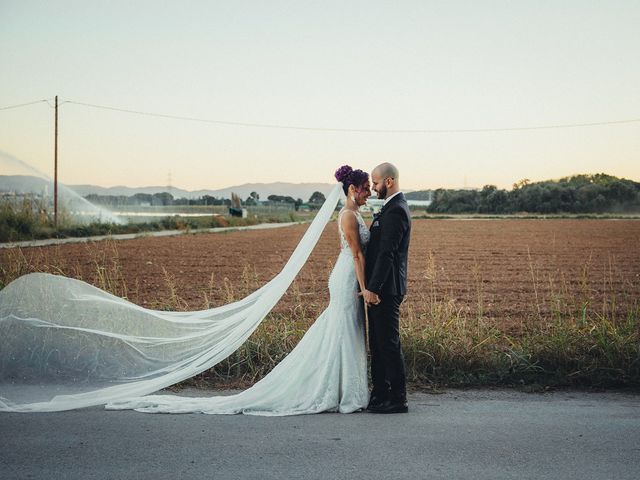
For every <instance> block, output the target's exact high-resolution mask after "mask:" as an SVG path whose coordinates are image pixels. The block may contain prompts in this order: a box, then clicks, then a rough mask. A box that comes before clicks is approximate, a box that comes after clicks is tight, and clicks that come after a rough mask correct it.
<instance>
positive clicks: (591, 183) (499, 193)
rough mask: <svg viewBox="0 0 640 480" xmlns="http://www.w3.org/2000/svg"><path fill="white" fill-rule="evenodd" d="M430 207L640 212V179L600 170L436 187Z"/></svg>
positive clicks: (498, 211) (440, 210)
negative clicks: (504, 183) (507, 183)
mask: <svg viewBox="0 0 640 480" xmlns="http://www.w3.org/2000/svg"><path fill="white" fill-rule="evenodd" d="M412 193H416V192H412ZM427 211H428V212H431V213H495V214H505V213H517V212H530V213H545V214H546V213H602V212H638V211H640V183H638V182H634V181H631V180H626V179H622V178H617V177H614V176H611V175H606V174H603V173H601V174H595V175H574V176H571V177H565V178H561V179H560V180H546V181H542V182H533V183H532V182H530V181H529V180H527V179H524V180H521V181H519V182H517V183H515V184H514V185H513V188H512V189H511V190H509V191H508V190H504V189H499V188H497V187H496V186H495V185H485V186H484V187H483V188H482V189H481V190H451V189H437V190H435V192H433V196H432V203H431V204H430V205H429V207H428V208H427Z"/></svg>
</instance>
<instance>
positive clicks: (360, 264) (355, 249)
mask: <svg viewBox="0 0 640 480" xmlns="http://www.w3.org/2000/svg"><path fill="white" fill-rule="evenodd" d="M347 211H349V210H347ZM351 213H352V214H351V215H344V214H343V215H342V218H341V219H340V224H341V227H342V231H343V232H344V236H345V238H346V240H347V243H348V244H349V248H350V249H351V253H352V254H353V261H354V262H355V267H356V278H357V279H358V284H359V285H360V291H361V292H364V291H365V290H366V288H365V283H364V253H363V252H362V246H361V245H360V232H359V231H358V220H357V219H356V215H355V213H353V212H351Z"/></svg>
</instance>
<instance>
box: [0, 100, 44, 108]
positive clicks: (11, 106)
mask: <svg viewBox="0 0 640 480" xmlns="http://www.w3.org/2000/svg"><path fill="white" fill-rule="evenodd" d="M43 102H45V103H49V99H47V98H44V99H42V100H35V101H33V102H27V103H20V104H18V105H9V106H8V107H0V110H9V109H11V108H19V107H26V106H27V105H35V104H36V103H43ZM49 106H51V104H49Z"/></svg>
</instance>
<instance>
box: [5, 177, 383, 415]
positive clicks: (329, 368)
mask: <svg viewBox="0 0 640 480" xmlns="http://www.w3.org/2000/svg"><path fill="white" fill-rule="evenodd" d="M335 176H336V179H337V180H338V181H339V182H340V183H339V184H338V185H337V186H336V189H334V191H333V192H332V193H331V194H330V195H329V196H328V197H327V200H326V202H325V204H324V205H323V207H322V208H321V210H320V211H319V213H318V214H317V215H316V218H315V219H314V221H313V222H312V224H311V225H310V227H309V228H308V230H307V232H306V233H305V236H304V237H303V239H302V240H301V241H300V243H299V245H298V246H297V247H296V250H295V251H294V252H293V254H292V256H291V258H290V259H289V261H288V262H287V264H286V265H285V267H284V268H283V270H282V271H281V272H280V273H279V274H278V275H277V276H276V277H275V278H274V279H273V280H271V281H270V282H269V283H268V284H266V285H264V286H263V287H262V288H260V289H259V290H257V291H256V292H254V293H253V294H251V295H249V296H248V297H246V298H245V299H242V300H240V301H238V302H235V303H232V304H229V305H225V306H222V307H218V308H215V309H211V310H204V311H200V312H161V311H154V310H147V309H144V308H142V307H139V306H137V305H135V304H132V303H130V302H127V301H126V300H124V299H121V298H118V297H115V296H113V295H110V294H108V293H107V292H104V291H102V290H100V289H97V288H95V287H92V286H91V285H89V284H86V283H84V282H81V281H79V280H75V279H71V278H65V277H60V276H54V275H48V274H42V273H34V274H29V275H25V276H22V277H20V278H18V279H17V280H15V281H14V282H12V283H11V284H9V285H7V286H6V287H5V288H4V289H3V290H0V411H13V412H32V411H60V410H69V409H73V408H81V407H86V406H90V405H100V404H106V408H107V409H111V410H122V409H135V410H138V411H142V412H149V413H156V412H165V413H189V412H202V413H211V414H235V413H244V414H251V415H268V416H276V415H296V414H307V413H318V412H324V411H332V412H341V413H351V412H355V411H358V410H361V409H364V408H366V406H367V403H368V399H369V391H368V382H367V364H366V350H365V338H364V318H363V317H364V308H363V303H362V300H360V299H359V296H358V287H359V289H360V291H364V290H365V283H364V271H365V269H364V253H363V250H364V249H365V248H366V245H367V242H368V240H369V230H368V229H367V227H366V224H365V223H364V220H363V219H362V217H361V215H360V213H359V207H360V206H361V205H363V204H364V203H365V202H366V200H367V198H368V197H369V196H370V195H371V192H370V186H369V177H368V174H367V173H365V172H363V171H362V170H353V169H352V168H351V167H349V166H347V165H345V166H343V167H341V168H339V169H338V170H337V171H336V173H335ZM338 190H342V192H343V193H344V194H345V195H346V196H347V199H346V203H345V207H344V208H343V209H342V210H341V211H340V213H339V216H338V231H339V236H340V246H341V250H340V254H339V256H338V259H337V261H336V263H335V266H334V268H333V271H332V272H331V275H330V277H329V292H330V302H329V305H328V307H327V308H326V310H325V311H324V312H323V313H322V314H321V315H320V316H319V317H318V318H317V319H316V321H315V322H314V324H313V325H312V326H311V327H310V328H309V330H308V331H307V333H306V334H305V335H304V337H303V338H302V339H301V341H300V342H299V343H298V345H297V346H296V347H295V348H294V349H293V351H292V352H291V353H290V354H289V355H287V357H285V359H284V360H282V362H280V363H279V364H278V365H277V366H276V367H275V368H274V369H273V370H272V371H271V372H270V373H269V374H268V375H267V376H265V377H264V378H263V379H262V380H260V381H259V382H257V383H256V384H255V385H253V386H252V387H251V388H249V389H247V390H245V391H242V392H240V393H238V394H235V395H230V396H216V397H206V398H192V397H180V396H174V395H147V394H149V393H152V392H155V391H158V390H160V389H161V388H164V387H166V386H168V385H171V384H174V383H176V382H179V381H181V380H184V379H185V378H189V377H190V376H193V375H195V374H197V373H199V372H201V371H204V370H206V369H207V368H211V367H212V366H213V365H215V364H216V363H218V362H220V361H221V360H222V359H224V358H226V357H227V356H228V355H230V354H231V353H232V352H233V351H235V350H236V349H237V348H238V347H239V346H240V345H241V344H242V343H243V342H244V341H245V340H246V339H247V338H248V337H249V335H250V334H251V333H252V332H253V331H254V330H255V328H257V326H258V325H259V323H260V322H261V321H262V319H263V318H264V317H265V316H266V315H267V314H268V312H269V311H270V310H271V308H273V306H274V305H275V303H277V301H278V300H279V299H280V297H281V296H282V295H283V294H284V292H285V291H286V289H287V288H288V286H289V285H290V283H291V281H293V278H295V275H296V274H297V272H298V271H299V270H300V268H301V267H302V265H303V264H304V262H305V261H306V258H308V255H309V254H310V252H311V250H312V248H313V246H314V245H315V243H316V242H317V240H318V238H319V237H320V234H321V233H322V230H323V229H324V226H325V225H326V222H327V221H328V220H329V218H330V217H331V213H332V212H333V210H334V208H335V204H336V203H337V201H338ZM144 395H147V396H144Z"/></svg>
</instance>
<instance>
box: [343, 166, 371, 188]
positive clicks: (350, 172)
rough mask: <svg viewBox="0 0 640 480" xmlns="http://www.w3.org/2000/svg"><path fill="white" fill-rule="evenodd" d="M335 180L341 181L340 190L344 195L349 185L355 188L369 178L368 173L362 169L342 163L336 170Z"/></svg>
mask: <svg viewBox="0 0 640 480" xmlns="http://www.w3.org/2000/svg"><path fill="white" fill-rule="evenodd" d="M336 180H338V181H339V182H342V191H343V192H344V194H345V195H346V194H347V192H348V191H349V185H353V186H354V187H356V188H359V187H361V186H363V185H364V184H365V183H366V182H367V180H369V174H368V173H367V172H363V171H362V170H359V169H358V170H354V169H353V168H351V167H350V166H349V165H343V166H342V167H340V168H339V169H338V170H336Z"/></svg>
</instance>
